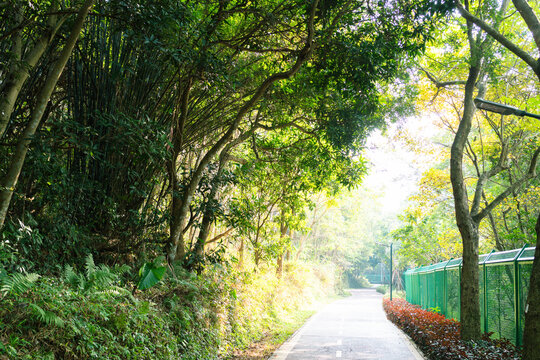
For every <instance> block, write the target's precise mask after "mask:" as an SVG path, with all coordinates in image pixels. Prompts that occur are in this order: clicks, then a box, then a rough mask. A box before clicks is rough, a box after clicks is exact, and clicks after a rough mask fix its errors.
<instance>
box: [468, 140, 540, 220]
mask: <svg viewBox="0 0 540 360" xmlns="http://www.w3.org/2000/svg"><path fill="white" fill-rule="evenodd" d="M539 155H540V147H539V148H537V149H536V151H535V152H534V154H533V156H532V158H531V163H530V166H529V171H528V172H527V173H526V174H525V175H524V176H523V177H522V178H521V179H519V180H517V181H516V182H514V183H513V184H512V185H511V186H509V187H508V188H507V189H506V190H505V191H504V192H502V193H501V194H499V196H497V197H496V198H495V200H493V201H492V202H491V203H489V204H488V205H487V206H486V207H485V208H484V209H482V211H480V212H479V213H478V214H476V215H474V216H473V220H474V221H475V222H476V223H479V222H480V221H481V220H482V219H483V218H484V217H486V216H487V214H489V213H490V212H491V211H492V210H493V209H494V208H495V207H497V206H498V205H499V204H500V203H501V202H503V201H504V199H506V198H507V197H508V196H509V195H511V194H512V193H513V192H514V191H516V190H517V189H518V188H519V187H520V186H521V185H523V184H525V183H526V182H527V181H529V180H531V179H532V178H534V177H536V166H537V165H538V157H539Z"/></svg>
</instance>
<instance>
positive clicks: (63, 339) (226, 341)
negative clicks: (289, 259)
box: [0, 256, 335, 360]
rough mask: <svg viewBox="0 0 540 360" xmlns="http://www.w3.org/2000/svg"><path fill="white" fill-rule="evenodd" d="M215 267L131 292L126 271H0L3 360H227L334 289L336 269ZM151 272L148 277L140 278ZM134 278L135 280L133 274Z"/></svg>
mask: <svg viewBox="0 0 540 360" xmlns="http://www.w3.org/2000/svg"><path fill="white" fill-rule="evenodd" d="M287 268H288V270H290V271H286V272H285V273H284V274H283V277H282V278H281V279H279V278H278V277H277V276H276V274H275V269H274V268H272V267H269V268H267V269H264V268H261V269H260V270H259V271H258V272H252V271H240V270H238V269H236V268H233V267H231V266H221V265H214V266H209V267H207V268H206V269H205V270H204V271H203V273H202V274H200V275H195V274H192V273H189V272H186V271H183V270H180V269H178V271H177V272H176V277H175V278H174V277H168V278H166V279H164V280H162V281H159V282H155V283H153V285H154V286H152V287H149V288H148V289H146V290H144V291H141V290H139V291H135V293H134V294H132V292H131V290H133V289H134V288H135V284H134V283H131V282H127V281H126V280H125V279H126V278H129V277H124V276H123V274H124V273H125V272H126V271H131V272H134V271H136V270H134V269H131V270H130V269H129V268H128V267H126V266H122V267H115V268H112V267H108V266H105V265H103V264H99V265H97V264H95V263H94V261H93V259H92V257H90V256H89V257H87V259H86V264H85V266H84V269H82V271H78V270H77V269H74V268H73V267H71V266H66V267H65V269H64V271H63V273H62V276H61V277H47V276H38V275H36V274H28V275H23V274H20V273H15V272H10V273H8V272H6V271H3V272H0V359H100V360H101V359H115V360H119V359H160V360H161V359H183V360H214V359H220V358H226V357H227V356H228V355H229V354H231V353H232V352H233V351H234V350H235V349H239V348H242V347H245V346H247V345H248V344H249V343H250V342H252V341H254V340H258V339H260V338H262V337H263V336H264V335H266V334H268V333H269V332H270V333H272V334H273V333H275V332H276V328H279V327H280V326H282V324H283V323H284V322H286V320H287V319H290V318H291V317H292V316H293V314H295V313H296V312H297V311H298V309H300V308H305V306H306V305H309V303H312V302H315V300H316V299H317V298H320V297H322V296H325V295H328V294H329V293H332V292H333V290H334V285H335V284H334V280H335V279H334V276H330V275H331V274H333V273H332V269H330V268H326V267H324V266H319V270H318V271H313V269H312V268H311V267H310V266H303V265H298V264H297V265H294V266H292V265H289V266H288V267H287ZM143 273H144V271H143ZM132 278H134V277H132Z"/></svg>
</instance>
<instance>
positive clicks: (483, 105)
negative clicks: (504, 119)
mask: <svg viewBox="0 0 540 360" xmlns="http://www.w3.org/2000/svg"><path fill="white" fill-rule="evenodd" d="M474 105H476V108H478V109H482V110H486V111H491V112H494V113H497V114H501V115H516V116H528V117H532V118H535V119H540V115H536V114H531V113H528V112H526V111H524V110H520V109H518V108H516V107H513V106H509V105H504V104H499V103H496V102H492V101H487V100H484V99H481V98H476V99H474Z"/></svg>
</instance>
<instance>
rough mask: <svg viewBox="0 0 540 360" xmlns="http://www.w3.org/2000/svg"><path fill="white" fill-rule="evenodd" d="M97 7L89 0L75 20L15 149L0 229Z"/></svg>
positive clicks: (1, 186) (0, 199) (0, 198)
mask: <svg viewBox="0 0 540 360" xmlns="http://www.w3.org/2000/svg"><path fill="white" fill-rule="evenodd" d="M93 5H94V0H87V1H86V2H85V3H84V5H83V6H82V8H81V9H80V10H79V13H78V15H77V19H76V20H75V23H74V24H73V28H72V29H71V33H70V34H69V37H68V39H67V40H66V44H65V45H64V48H63V49H62V52H61V53H60V57H59V58H58V60H57V61H56V62H55V63H54V64H53V66H52V68H51V70H50V72H49V74H48V76H47V79H46V80H45V84H44V85H43V88H42V89H41V91H40V92H39V95H38V98H37V101H36V105H35V107H34V109H33V111H32V115H31V117H30V121H29V122H28V125H27V126H26V128H25V129H24V131H23V133H22V134H21V136H20V139H19V141H18V143H17V145H16V147H15V151H14V152H13V156H12V158H11V163H10V165H9V167H8V170H7V173H6V175H5V176H4V178H3V179H2V182H1V183H0V229H1V228H2V227H3V225H4V221H5V219H6V215H7V210H8V208H9V204H10V202H11V198H12V196H13V192H14V190H15V186H16V185H17V181H18V179H19V175H20V174H21V170H22V167H23V164H24V160H25V159H26V153H27V152H28V147H29V145H30V141H31V140H32V137H33V136H34V134H35V132H36V129H37V128H38V126H39V123H40V122H41V119H42V118H43V114H44V113H45V109H46V108H47V103H48V102H49V99H50V98H51V95H52V92H53V90H54V88H55V87H56V84H57V83H58V79H59V78H60V75H61V74H62V71H63V70H64V67H65V66H66V63H67V61H68V59H69V57H70V56H71V53H72V51H73V48H74V47H75V43H76V42H77V39H78V38H79V34H80V32H81V30H82V27H83V25H84V21H85V19H86V16H87V15H88V12H89V11H90V9H91V8H92V6H93Z"/></svg>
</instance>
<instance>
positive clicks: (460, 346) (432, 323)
mask: <svg viewBox="0 0 540 360" xmlns="http://www.w3.org/2000/svg"><path fill="white" fill-rule="evenodd" d="M383 307H384V310H385V311H386V315H387V317H388V319H389V320H391V321H392V322H393V323H395V324H396V325H397V326H398V327H399V328H401V329H402V330H403V331H404V332H405V333H407V334H408V335H409V336H410V337H411V338H412V340H413V341H414V342H415V343H416V344H417V345H418V346H419V347H420V349H421V350H422V352H423V353H424V355H426V356H427V357H428V358H429V359H432V360H461V359H473V360H502V359H512V360H513V359H520V358H521V357H520V355H519V353H518V351H517V349H516V348H515V347H514V345H513V344H512V343H510V341H508V340H506V339H497V340H495V339H491V338H490V337H489V335H490V334H485V335H484V337H483V339H482V340H480V341H463V340H461V339H460V323H459V322H458V321H456V320H454V319H447V318H446V317H444V315H441V314H438V313H436V312H431V311H427V310H423V309H421V308H420V307H419V306H418V305H412V304H409V303H408V302H407V301H405V300H403V299H394V300H393V301H390V300H389V299H386V298H385V299H383Z"/></svg>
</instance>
